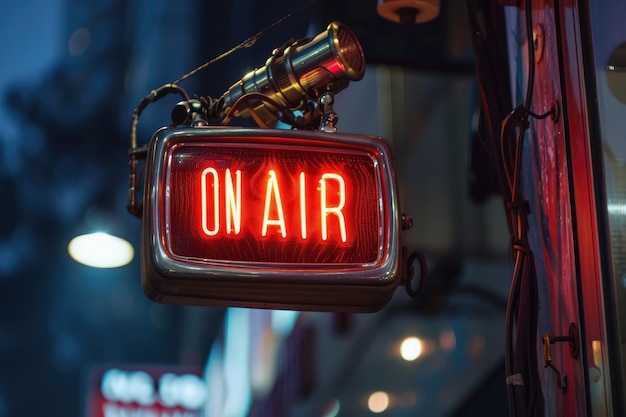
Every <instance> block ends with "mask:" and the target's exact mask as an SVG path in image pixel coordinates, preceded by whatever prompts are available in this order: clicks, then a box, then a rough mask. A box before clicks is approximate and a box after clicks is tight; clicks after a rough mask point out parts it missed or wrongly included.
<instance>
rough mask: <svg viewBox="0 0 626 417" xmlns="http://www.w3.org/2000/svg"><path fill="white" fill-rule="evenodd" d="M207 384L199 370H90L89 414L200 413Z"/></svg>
mask: <svg viewBox="0 0 626 417" xmlns="http://www.w3.org/2000/svg"><path fill="white" fill-rule="evenodd" d="M207 393H208V391H207V387H206V384H205V382H204V381H203V379H202V378H201V376H200V373H199V372H190V371H186V370H181V369H175V368H163V367H110V368H107V367H102V368H97V369H95V370H94V371H92V373H91V375H90V382H89V388H88V394H87V414H86V415H88V416H89V417H128V416H133V417H201V416H203V415H204V406H205V403H206V399H207Z"/></svg>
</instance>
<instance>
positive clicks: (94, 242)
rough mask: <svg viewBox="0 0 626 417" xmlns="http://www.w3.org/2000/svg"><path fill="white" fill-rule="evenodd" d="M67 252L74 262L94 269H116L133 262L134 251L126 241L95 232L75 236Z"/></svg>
mask: <svg viewBox="0 0 626 417" xmlns="http://www.w3.org/2000/svg"><path fill="white" fill-rule="evenodd" d="M67 250H68V252H69V254H70V256H71V257H72V259H74V260H75V261H76V262H79V263H81V264H84V265H87V266H91V267H94V268H117V267H120V266H124V265H126V264H128V263H129V262H130V261H132V260H133V257H134V256H135V251H134V249H133V246H132V245H131V244H130V243H129V242H128V241H126V240H124V239H122V238H119V237H116V236H112V235H109V234H107V233H102V232H97V233H90V234H85V235H80V236H76V237H75V238H74V239H72V240H71V241H70V243H69V245H68V247H67Z"/></svg>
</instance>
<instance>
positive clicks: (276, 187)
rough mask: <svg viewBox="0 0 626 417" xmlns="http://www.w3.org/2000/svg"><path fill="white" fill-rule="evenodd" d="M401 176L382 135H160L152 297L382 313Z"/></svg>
mask: <svg viewBox="0 0 626 417" xmlns="http://www.w3.org/2000/svg"><path fill="white" fill-rule="evenodd" d="M394 169H395V168H394V161H393V157H392V153H391V149H390V147H389V145H388V143H387V142H386V141H384V140H383V139H381V138H377V137H370V136H361V135H342V134H337V133H335V134H327V133H320V132H311V131H287V130H272V129H262V130H259V129H238V128H210V127H204V128H176V129H173V128H172V129H163V130H161V131H158V132H157V133H156V134H155V136H154V137H153V139H152V141H151V143H150V145H149V150H148V157H147V161H146V186H145V190H146V191H145V196H144V211H143V233H142V236H143V238H142V242H143V243H142V271H143V272H142V277H143V278H142V283H143V287H144V291H145V292H146V293H147V294H148V295H149V296H150V297H151V298H153V299H156V300H159V301H165V302H176V303H185V304H190V303H191V304H201V305H204V304H208V305H223V306H252V307H280V308H292V309H299V310H302V309H314V310H346V311H354V310H359V311H362V310H372V309H378V308H380V307H381V306H382V305H384V304H385V303H386V302H387V301H388V299H389V298H390V297H391V294H392V293H393V290H395V287H396V286H397V284H398V281H399V272H400V266H399V265H400V257H401V254H400V252H401V251H400V243H399V219H398V213H397V195H396V185H395V171H394ZM346 295H349V297H346Z"/></svg>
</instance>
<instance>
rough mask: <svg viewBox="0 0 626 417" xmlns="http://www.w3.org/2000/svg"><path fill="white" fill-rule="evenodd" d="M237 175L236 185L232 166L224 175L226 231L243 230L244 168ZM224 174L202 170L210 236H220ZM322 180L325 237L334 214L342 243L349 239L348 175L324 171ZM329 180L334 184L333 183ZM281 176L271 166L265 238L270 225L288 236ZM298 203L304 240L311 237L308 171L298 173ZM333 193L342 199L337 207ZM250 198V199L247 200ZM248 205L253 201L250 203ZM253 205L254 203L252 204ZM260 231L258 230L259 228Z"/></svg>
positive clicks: (205, 218)
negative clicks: (332, 202) (242, 177)
mask: <svg viewBox="0 0 626 417" xmlns="http://www.w3.org/2000/svg"><path fill="white" fill-rule="evenodd" d="M234 176H235V178H236V182H235V184H233V173H232V172H231V170H230V168H226V171H225V175H223V177H224V183H223V187H224V196H223V198H224V202H223V205H224V206H225V223H226V224H225V233H226V234H229V235H230V234H236V235H238V234H239V233H240V232H241V218H242V216H241V211H242V197H241V196H242V188H241V170H239V169H238V170H236V171H235V173H234ZM220 181H221V179H220V174H218V171H217V170H216V169H215V168H213V167H209V168H206V169H204V170H203V171H202V174H201V175H200V182H201V188H200V189H201V198H200V200H201V204H202V208H201V216H202V231H203V232H204V234H206V235H207V236H216V235H217V234H218V233H219V232H220V224H221V220H220V205H221V203H220V198H222V196H221V194H220V187H221V186H220ZM333 181H334V182H335V188H336V190H332V183H333ZM318 183H319V187H318V190H319V196H318V197H319V212H320V213H319V216H317V217H318V218H319V222H320V226H321V237H322V240H328V222H329V218H328V217H329V216H331V215H334V216H336V219H337V222H338V223H337V226H338V230H339V236H340V238H341V241H342V242H346V240H347V237H346V220H345V215H344V213H343V208H344V207H345V203H346V201H345V200H346V183H345V180H344V178H343V177H342V176H341V175H340V174H336V173H323V174H322V176H321V178H320V179H319V181H318ZM329 183H330V184H331V185H329ZM278 184H279V182H278V176H277V174H276V171H275V170H273V169H270V170H269V171H268V173H267V186H266V187H265V188H266V193H265V199H264V204H263V207H264V209H263V218H262V220H263V221H262V226H261V228H260V229H261V232H260V233H261V236H263V237H265V236H267V233H268V228H271V226H275V227H276V228H277V229H278V230H277V231H278V232H279V233H280V235H281V236H282V237H283V238H286V237H287V228H286V223H285V210H284V208H283V203H282V200H283V199H282V197H281V191H280V186H279V185H278ZM298 184H299V186H298V197H299V198H298V202H299V216H300V231H299V233H300V236H301V237H302V239H303V240H306V239H307V237H308V234H307V227H308V226H307V224H308V218H309V215H308V212H309V206H308V205H307V201H308V200H307V191H306V189H307V176H306V174H305V173H304V172H300V173H299V174H298ZM329 192H333V193H334V194H336V198H337V199H338V202H337V203H336V204H335V205H334V206H333V205H332V204H331V203H330V199H331V197H332V196H331V195H329ZM246 200H247V199H246ZM245 205H246V207H247V206H248V205H249V203H247V202H246V204H245ZM250 205H251V204H250ZM271 211H274V212H275V214H274V215H275V216H276V217H275V218H273V217H272V215H271V214H270V212H271ZM257 231H258V230H257Z"/></svg>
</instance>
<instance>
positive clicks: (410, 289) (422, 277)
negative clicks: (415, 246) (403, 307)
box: [404, 252, 428, 297]
mask: <svg viewBox="0 0 626 417" xmlns="http://www.w3.org/2000/svg"><path fill="white" fill-rule="evenodd" d="M415 259H417V260H418V261H419V264H420V275H419V278H420V279H419V283H418V285H417V288H416V289H415V290H414V289H413V286H412V285H411V282H412V281H413V278H414V276H415V268H414V267H413V262H415ZM408 272H409V273H408V277H407V279H406V282H405V284H404V286H405V288H406V292H407V294H409V296H410V297H416V296H417V295H418V294H419V293H420V292H421V291H422V288H424V281H426V275H427V274H428V268H427V265H426V258H425V257H424V255H423V254H422V253H420V252H413V253H411V255H409V260H408Z"/></svg>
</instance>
